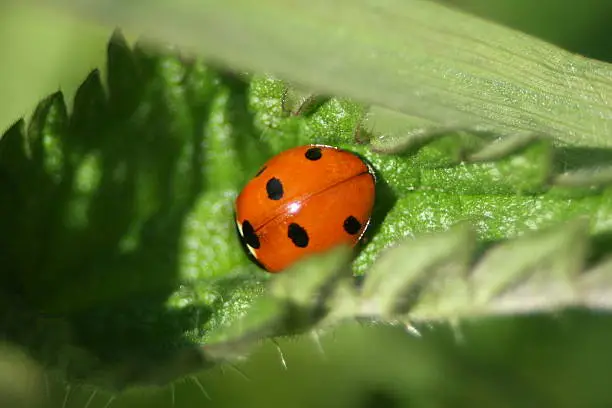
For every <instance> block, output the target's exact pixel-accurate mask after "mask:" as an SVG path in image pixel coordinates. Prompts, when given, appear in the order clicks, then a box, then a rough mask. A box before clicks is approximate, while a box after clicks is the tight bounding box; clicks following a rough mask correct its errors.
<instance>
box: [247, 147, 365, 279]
mask: <svg viewBox="0 0 612 408" xmlns="http://www.w3.org/2000/svg"><path fill="white" fill-rule="evenodd" d="M375 184H376V178H375V176H374V171H373V169H372V168H371V167H370V166H369V165H368V164H367V163H365V162H364V161H363V160H362V159H361V158H359V157H358V156H356V155H355V154H353V153H350V152H348V151H346V150H342V149H339V148H336V147H332V146H326V145H317V144H313V145H306V146H300V147H295V148H292V149H289V150H286V151H284V152H282V153H280V154H278V155H276V156H274V157H273V158H271V159H270V160H268V162H266V163H265V164H264V165H263V166H262V167H261V169H260V170H259V171H258V172H257V174H256V175H255V177H254V178H252V179H251V180H250V181H249V182H248V183H247V185H246V186H245V187H244V189H243V190H242V192H241V193H240V194H239V195H238V197H237V198H236V208H235V210H236V225H237V229H238V233H239V235H240V239H241V241H242V243H243V245H244V246H245V247H246V249H247V251H248V253H249V254H250V255H251V258H252V259H253V260H254V261H255V262H256V263H257V264H258V265H259V266H261V267H262V268H263V269H265V270H267V271H268V272H271V273H276V272H280V271H282V270H283V269H285V268H287V267H288V266H290V265H291V264H293V263H294V262H295V261H297V260H299V259H301V258H302V257H304V256H306V255H310V254H314V253H317V252H322V251H325V250H328V249H331V248H332V247H334V246H336V245H339V244H348V245H350V246H354V245H356V244H357V242H358V241H359V240H360V239H361V237H362V236H363V234H364V232H365V230H366V228H367V226H368V224H369V222H370V216H371V214H372V207H373V206H374V187H375Z"/></svg>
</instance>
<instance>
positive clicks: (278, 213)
mask: <svg viewBox="0 0 612 408" xmlns="http://www.w3.org/2000/svg"><path fill="white" fill-rule="evenodd" d="M364 174H369V175H370V176H371V177H372V179H373V180H374V181H376V179H375V178H374V175H373V174H372V173H371V172H370V171H369V167H368V170H366V171H363V172H361V173H358V174H356V175H354V176H352V177H349V178H347V179H344V180H342V181H339V182H337V183H334V184H332V185H330V186H328V187H326V188H324V189H322V190H319V191H317V192H316V193H311V194H305V195H304V197H303V198H302V199H300V202H304V201H306V200H308V199H310V198H311V197H315V196H317V195H319V194H323V193H324V192H326V191H328V190H329V189H332V188H334V187H336V186H339V185H341V184H343V183H346V182H347V181H350V180H352V179H354V178H356V177H360V176H363V175H364ZM293 202H295V201H293ZM289 204H291V203H289ZM286 207H287V206H286V205H285V206H282V207H281V208H279V209H278V210H277V212H276V214H274V215H273V216H272V217H270V218H269V219H267V220H266V221H264V222H262V223H261V225H260V226H259V227H258V228H257V229H255V230H254V232H258V231H259V230H261V229H262V228H264V227H265V226H266V225H268V224H269V223H271V222H272V221H274V220H276V219H277V218H278V217H280V216H282V215H283V214H284V213H285V212H286V211H285V210H286Z"/></svg>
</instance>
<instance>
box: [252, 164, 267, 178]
mask: <svg viewBox="0 0 612 408" xmlns="http://www.w3.org/2000/svg"><path fill="white" fill-rule="evenodd" d="M266 168H267V167H266V166H263V167H262V168H261V169H259V171H258V172H257V174H255V177H257V176H261V173H263V172H264V171H265V170H266Z"/></svg>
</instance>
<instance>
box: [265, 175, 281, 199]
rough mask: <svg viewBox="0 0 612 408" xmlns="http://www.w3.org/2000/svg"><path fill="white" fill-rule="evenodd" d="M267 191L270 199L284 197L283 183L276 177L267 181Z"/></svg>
mask: <svg viewBox="0 0 612 408" xmlns="http://www.w3.org/2000/svg"><path fill="white" fill-rule="evenodd" d="M266 192H267V193H268V198H269V199H270V200H280V199H281V198H283V193H284V191H283V183H281V181H280V180H279V179H277V178H275V177H272V178H271V179H270V180H268V182H267V183H266Z"/></svg>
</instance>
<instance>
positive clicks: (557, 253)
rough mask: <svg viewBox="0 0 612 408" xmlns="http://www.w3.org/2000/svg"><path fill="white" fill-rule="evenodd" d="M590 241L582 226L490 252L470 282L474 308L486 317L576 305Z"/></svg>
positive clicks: (533, 236)
mask: <svg viewBox="0 0 612 408" xmlns="http://www.w3.org/2000/svg"><path fill="white" fill-rule="evenodd" d="M586 238H587V231H586V225H585V222H584V220H578V221H575V222H572V223H569V224H567V225H562V226H560V227H557V228H553V229H550V230H547V231H542V232H539V233H534V234H530V235H529V236H526V237H523V238H520V239H518V240H513V241H509V242H508V243H506V244H502V245H500V246H498V247H496V248H494V249H492V250H490V251H489V252H488V253H487V254H486V255H485V256H484V257H483V258H482V260H481V261H480V262H479V263H478V264H477V265H476V266H475V268H474V271H473V272H472V274H471V276H470V285H471V286H472V288H473V296H474V302H475V306H476V307H478V308H481V309H483V310H482V312H485V311H486V313H492V312H494V313H503V312H506V313H518V312H522V311H533V310H550V309H555V308H558V307H560V306H563V305H566V304H570V303H572V302H573V300H574V298H575V296H576V294H575V290H574V288H573V281H574V280H575V278H576V276H577V274H578V273H579V272H580V270H581V269H582V267H583V262H584V258H585V255H586V250H587V246H586V243H587V239H586Z"/></svg>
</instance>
